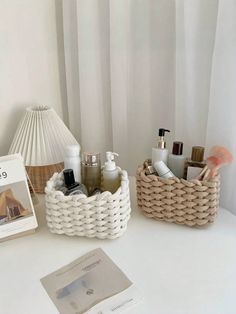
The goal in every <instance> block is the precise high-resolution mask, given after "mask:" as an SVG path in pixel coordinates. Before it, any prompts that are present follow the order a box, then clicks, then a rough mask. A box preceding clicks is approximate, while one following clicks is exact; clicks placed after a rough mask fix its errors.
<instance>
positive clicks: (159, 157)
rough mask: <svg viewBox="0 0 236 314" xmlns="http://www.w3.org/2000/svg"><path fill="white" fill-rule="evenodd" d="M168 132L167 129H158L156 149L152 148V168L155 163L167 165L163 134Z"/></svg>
mask: <svg viewBox="0 0 236 314" xmlns="http://www.w3.org/2000/svg"><path fill="white" fill-rule="evenodd" d="M166 132H170V130H167V129H163V128H161V129H159V137H160V138H159V141H158V142H157V147H153V148H152V165H153V166H154V164H155V162H157V161H163V162H164V163H165V164H167V160H168V149H166V141H165V133H166Z"/></svg>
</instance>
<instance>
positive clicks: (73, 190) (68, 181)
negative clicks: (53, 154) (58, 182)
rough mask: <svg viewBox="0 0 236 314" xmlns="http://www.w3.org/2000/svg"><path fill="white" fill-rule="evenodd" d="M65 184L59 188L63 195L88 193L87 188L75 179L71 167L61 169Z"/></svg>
mask: <svg viewBox="0 0 236 314" xmlns="http://www.w3.org/2000/svg"><path fill="white" fill-rule="evenodd" d="M63 175H64V182H65V186H64V187H62V188H61V189H60V190H61V191H62V192H63V193H64V194H65V195H76V194H85V195H88V192H87V189H86V187H85V186H84V185H83V184H80V183H78V182H76V181H75V177H74V172H73V170H72V169H65V170H64V171H63Z"/></svg>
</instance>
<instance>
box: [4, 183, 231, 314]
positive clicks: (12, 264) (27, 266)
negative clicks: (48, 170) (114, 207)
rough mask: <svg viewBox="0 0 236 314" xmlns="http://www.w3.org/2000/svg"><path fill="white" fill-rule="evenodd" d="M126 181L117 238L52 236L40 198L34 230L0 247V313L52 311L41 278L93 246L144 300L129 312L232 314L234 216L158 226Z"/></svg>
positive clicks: (225, 213) (223, 213) (222, 212)
mask: <svg viewBox="0 0 236 314" xmlns="http://www.w3.org/2000/svg"><path fill="white" fill-rule="evenodd" d="M131 181H132V182H131V196H132V218H131V220H130V222H129V225H128V229H127V232H126V233H125V234H124V235H123V236H122V237H121V238H119V239H117V240H98V239H87V238H79V237H71V238H70V237H67V236H64V235H54V234H51V233H50V232H49V231H48V229H47V227H46V223H45V215H44V204H43V200H44V199H43V197H42V196H41V197H40V200H41V202H40V204H39V205H38V206H37V207H36V213H37V216H38V221H39V228H38V230H37V232H36V233H35V234H33V235H29V236H25V237H22V238H18V239H14V240H11V241H6V242H3V243H1V244H0V265H1V277H0V278H1V279H0V313H1V314H56V313H58V311H57V309H56V307H55V306H54V304H53V303H52V301H51V300H50V298H49V297H48V295H47V293H46V291H45V290H44V288H43V287H42V285H41V283H40V278H42V277H44V276H45V275H47V274H49V273H50V272H53V271H54V270H56V269H58V268H60V267H62V266H63V265H65V264H67V263H69V262H71V261H73V260H74V259H76V258H78V257H79V256H81V255H83V254H84V253H86V252H88V251H90V250H92V249H94V248H98V247H101V248H103V249H104V251H105V252H106V253H107V254H108V255H109V256H110V257H111V258H112V259H113V260H114V261H115V262H116V263H117V265H118V266H119V267H120V268H121V269H122V270H123V271H124V272H125V273H126V274H127V276H128V277H129V278H130V279H131V280H132V281H133V282H134V283H135V285H136V286H137V287H138V288H139V290H141V292H142V294H143V295H144V300H143V301H142V302H141V303H140V304H138V305H137V306H136V307H133V308H132V309H131V310H129V311H128V313H130V314H144V313H145V314H158V313H161V314H208V313H209V314H235V313H236V216H233V215H232V214H231V213H230V212H228V211H227V210H224V209H220V212H219V216H218V218H217V219H216V221H215V223H214V224H213V225H212V226H210V227H208V228H205V229H191V228H188V227H185V226H178V225H174V224H167V223H164V222H157V221H155V220H152V219H148V218H146V217H144V216H143V215H142V214H141V213H140V211H139V210H138V209H136V201H135V188H134V180H133V178H132V180H131ZM128 313H127V314H128Z"/></svg>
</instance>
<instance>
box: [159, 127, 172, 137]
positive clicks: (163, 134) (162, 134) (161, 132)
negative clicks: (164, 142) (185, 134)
mask: <svg viewBox="0 0 236 314" xmlns="http://www.w3.org/2000/svg"><path fill="white" fill-rule="evenodd" d="M165 132H170V130H166V129H159V136H165Z"/></svg>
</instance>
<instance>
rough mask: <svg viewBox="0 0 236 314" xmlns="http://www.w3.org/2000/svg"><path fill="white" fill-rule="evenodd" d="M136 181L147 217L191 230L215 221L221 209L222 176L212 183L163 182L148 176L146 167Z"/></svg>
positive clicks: (138, 173) (138, 171)
mask: <svg viewBox="0 0 236 314" xmlns="http://www.w3.org/2000/svg"><path fill="white" fill-rule="evenodd" d="M146 162H147V161H146ZM146 162H145V164H146ZM148 162H149V163H150V160H148ZM136 179H137V180H136V182H137V199H138V206H139V208H141V209H142V211H143V213H144V214H145V215H146V216H147V217H150V218H154V219H157V220H164V221H167V222H174V223H177V224H184V225H187V226H191V227H192V226H203V225H207V224H210V223H212V222H213V221H214V219H215V217H216V214H217V210H218V207H219V191H220V178H219V176H217V177H215V178H214V179H212V180H210V181H199V180H191V181H187V180H184V179H178V178H171V179H163V178H160V177H158V176H156V175H148V176H147V175H146V174H145V166H144V165H143V166H140V167H139V168H138V170H137V177H136Z"/></svg>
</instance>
